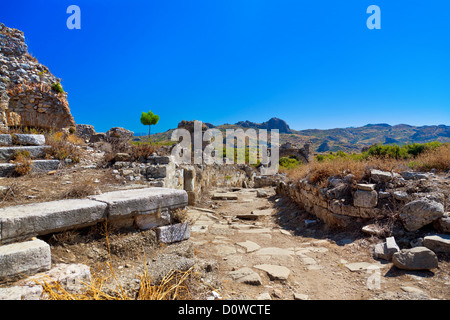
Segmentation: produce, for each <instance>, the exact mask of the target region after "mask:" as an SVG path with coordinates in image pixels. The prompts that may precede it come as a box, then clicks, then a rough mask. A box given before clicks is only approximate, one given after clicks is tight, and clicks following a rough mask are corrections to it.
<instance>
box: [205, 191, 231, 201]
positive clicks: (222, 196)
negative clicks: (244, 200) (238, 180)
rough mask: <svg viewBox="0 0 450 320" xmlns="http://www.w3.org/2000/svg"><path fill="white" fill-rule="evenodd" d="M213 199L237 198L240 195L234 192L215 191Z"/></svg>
mask: <svg viewBox="0 0 450 320" xmlns="http://www.w3.org/2000/svg"><path fill="white" fill-rule="evenodd" d="M211 199H212V200H237V199H238V196H237V194H234V193H229V192H224V193H215V194H214V195H213V196H212V198H211Z"/></svg>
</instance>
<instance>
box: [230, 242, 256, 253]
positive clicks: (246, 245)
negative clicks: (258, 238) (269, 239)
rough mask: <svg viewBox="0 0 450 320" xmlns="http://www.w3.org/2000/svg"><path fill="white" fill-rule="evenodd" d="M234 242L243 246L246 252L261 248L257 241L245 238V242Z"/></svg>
mask: <svg viewBox="0 0 450 320" xmlns="http://www.w3.org/2000/svg"><path fill="white" fill-rule="evenodd" d="M236 244H237V245H239V246H241V247H244V248H245V250H246V252H247V253H250V252H254V251H257V250H259V249H261V247H260V246H259V245H258V244H257V243H255V242H253V241H250V240H246V241H245V242H238V243H236Z"/></svg>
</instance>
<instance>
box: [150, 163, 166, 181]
mask: <svg viewBox="0 0 450 320" xmlns="http://www.w3.org/2000/svg"><path fill="white" fill-rule="evenodd" d="M165 177H167V167H166V166H164V165H153V166H149V167H148V168H147V178H153V179H161V178H165Z"/></svg>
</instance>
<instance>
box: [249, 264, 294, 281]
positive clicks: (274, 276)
mask: <svg viewBox="0 0 450 320" xmlns="http://www.w3.org/2000/svg"><path fill="white" fill-rule="evenodd" d="M253 267H254V268H256V269H259V270H263V271H265V272H266V273H267V275H268V276H269V278H270V279H271V280H287V278H288V277H289V274H290V273H291V271H290V270H289V269H288V268H286V267H283V266H277V265H272V264H258V265H256V266H253Z"/></svg>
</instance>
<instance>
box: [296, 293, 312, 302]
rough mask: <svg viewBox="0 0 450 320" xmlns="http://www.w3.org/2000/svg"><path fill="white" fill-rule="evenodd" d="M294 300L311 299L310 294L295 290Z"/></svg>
mask: <svg viewBox="0 0 450 320" xmlns="http://www.w3.org/2000/svg"><path fill="white" fill-rule="evenodd" d="M294 300H309V296H308V295H307V294H303V293H297V292H294Z"/></svg>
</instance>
